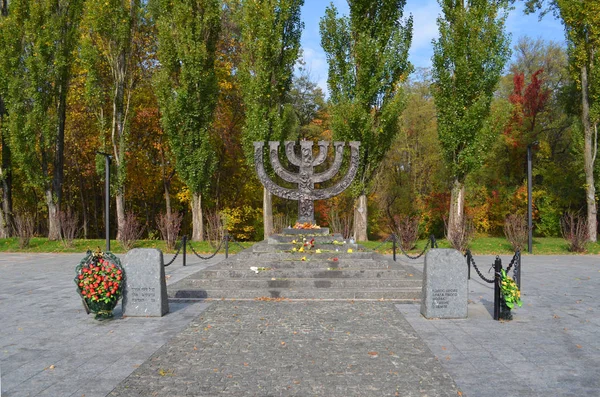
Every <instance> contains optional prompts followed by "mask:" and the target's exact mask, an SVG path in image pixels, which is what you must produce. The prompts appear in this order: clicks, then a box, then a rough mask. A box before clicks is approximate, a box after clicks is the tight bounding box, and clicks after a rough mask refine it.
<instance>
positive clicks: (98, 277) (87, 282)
mask: <svg viewBox="0 0 600 397" xmlns="http://www.w3.org/2000/svg"><path fill="white" fill-rule="evenodd" d="M76 272H77V276H76V277H75V283H76V284H77V289H78V292H79V295H80V296H81V298H82V299H83V301H84V306H85V309H86V311H87V312H88V313H89V312H94V313H96V319H102V318H110V317H112V310H113V309H114V307H115V306H116V305H117V301H118V300H119V298H121V295H122V294H123V286H124V282H125V272H124V271H123V268H122V267H121V262H120V261H119V258H117V257H116V256H114V255H113V254H112V253H110V252H106V253H104V252H100V250H98V251H96V252H94V253H92V252H91V251H88V254H87V256H86V257H85V258H84V259H83V260H82V261H81V263H80V264H79V266H77V268H76Z"/></svg>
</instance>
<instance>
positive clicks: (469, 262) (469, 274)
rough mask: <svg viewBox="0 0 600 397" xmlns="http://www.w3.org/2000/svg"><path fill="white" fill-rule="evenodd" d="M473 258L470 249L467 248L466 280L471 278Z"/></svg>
mask: <svg viewBox="0 0 600 397" xmlns="http://www.w3.org/2000/svg"><path fill="white" fill-rule="evenodd" d="M472 259H473V256H472V255H471V250H469V249H468V250H467V265H468V266H469V267H468V269H469V270H468V272H467V280H470V279H471V260H472Z"/></svg>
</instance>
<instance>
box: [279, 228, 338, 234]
mask: <svg viewBox="0 0 600 397" xmlns="http://www.w3.org/2000/svg"><path fill="white" fill-rule="evenodd" d="M282 234H291V235H299V236H305V235H313V236H328V235H329V228H328V227H322V228H320V229H294V228H293V227H286V228H285V229H283V231H282Z"/></svg>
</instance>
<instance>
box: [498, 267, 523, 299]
mask: <svg viewBox="0 0 600 397" xmlns="http://www.w3.org/2000/svg"><path fill="white" fill-rule="evenodd" d="M500 292H501V293H502V297H503V298H504V303H505V304H506V306H508V307H509V308H510V309H513V308H514V307H515V305H517V306H522V305H523V302H522V301H521V291H519V287H517V283H515V280H513V279H512V278H511V277H510V276H509V275H508V274H506V270H504V269H502V270H501V272H500Z"/></svg>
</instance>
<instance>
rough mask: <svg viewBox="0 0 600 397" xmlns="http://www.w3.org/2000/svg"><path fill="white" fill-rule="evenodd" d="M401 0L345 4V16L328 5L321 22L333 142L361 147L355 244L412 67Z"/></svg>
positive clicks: (363, 230) (364, 223)
mask: <svg viewBox="0 0 600 397" xmlns="http://www.w3.org/2000/svg"><path fill="white" fill-rule="evenodd" d="M405 4H406V1H405V0H377V1H372V0H349V1H348V5H349V8H350V15H349V16H347V17H338V12H337V9H336V8H335V6H334V5H333V4H331V5H330V6H329V7H327V10H326V11H325V16H324V17H323V18H322V19H321V23H320V30H321V44H322V46H323V49H324V50H325V53H326V55H327V61H328V63H329V76H328V80H327V84H328V86H329V91H330V101H331V104H332V106H331V113H332V120H331V125H332V129H333V132H334V136H335V137H336V138H338V139H342V140H353V141H360V142H361V147H360V150H361V161H360V168H359V170H358V174H357V176H356V181H355V188H356V192H357V196H358V202H357V205H356V206H355V213H354V238H355V239H357V240H360V241H365V240H367V215H368V214H367V194H368V193H369V192H370V189H371V188H372V184H371V183H370V182H371V181H372V179H373V176H374V174H375V172H376V171H377V169H378V167H379V164H380V163H381V161H382V160H383V158H384V156H385V154H386V152H387V151H388V149H389V148H390V146H391V143H392V142H393V140H394V138H395V137H396V135H397V134H398V131H399V128H398V119H399V116H400V114H401V112H402V109H403V107H404V102H403V96H402V91H401V85H400V84H399V83H400V82H401V81H403V80H404V79H406V78H407V77H408V74H409V73H410V71H411V66H410V64H409V62H408V49H409V48H410V44H411V41H412V17H411V18H409V19H408V20H407V21H404V22H403V21H402V14H403V8H404V5H405Z"/></svg>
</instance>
